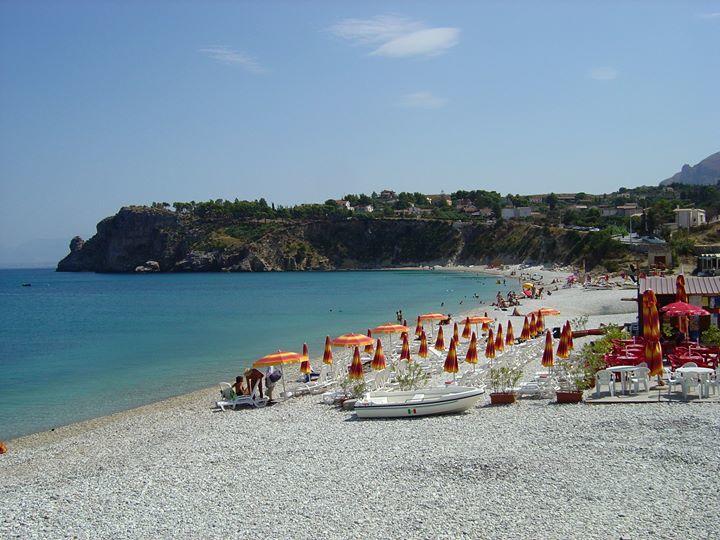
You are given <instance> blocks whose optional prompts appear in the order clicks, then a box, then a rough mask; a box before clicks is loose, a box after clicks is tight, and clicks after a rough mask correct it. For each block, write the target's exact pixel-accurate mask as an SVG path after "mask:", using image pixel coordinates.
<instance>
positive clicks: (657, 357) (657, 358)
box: [643, 339, 663, 377]
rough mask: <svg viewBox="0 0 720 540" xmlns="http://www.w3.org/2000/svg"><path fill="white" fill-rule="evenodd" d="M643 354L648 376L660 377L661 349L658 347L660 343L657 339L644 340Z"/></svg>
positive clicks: (661, 370) (661, 369)
mask: <svg viewBox="0 0 720 540" xmlns="http://www.w3.org/2000/svg"><path fill="white" fill-rule="evenodd" d="M643 352H644V353H645V361H646V362H647V365H648V368H649V369H650V373H649V375H650V376H651V377H653V376H655V375H662V372H663V367H662V347H661V346H660V341H659V340H657V339H648V340H645V350H644V351H643Z"/></svg>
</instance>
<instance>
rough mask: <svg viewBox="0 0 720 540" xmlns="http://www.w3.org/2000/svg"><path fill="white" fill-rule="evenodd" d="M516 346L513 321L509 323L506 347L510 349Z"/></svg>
mask: <svg viewBox="0 0 720 540" xmlns="http://www.w3.org/2000/svg"><path fill="white" fill-rule="evenodd" d="M514 344H515V332H514V331H513V327H512V321H508V325H507V334H506V335H505V345H506V346H508V347H510V346H512V345H514Z"/></svg>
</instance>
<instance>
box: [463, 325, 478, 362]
mask: <svg viewBox="0 0 720 540" xmlns="http://www.w3.org/2000/svg"><path fill="white" fill-rule="evenodd" d="M465 362H467V363H468V364H473V365H475V364H477V363H478V352H477V336H476V335H475V332H473V333H472V336H471V337H470V345H468V350H467V354H466V355H465Z"/></svg>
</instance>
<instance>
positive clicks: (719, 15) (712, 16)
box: [700, 11, 720, 19]
mask: <svg viewBox="0 0 720 540" xmlns="http://www.w3.org/2000/svg"><path fill="white" fill-rule="evenodd" d="M700 18H701V19H720V11H715V12H713V13H701V14H700Z"/></svg>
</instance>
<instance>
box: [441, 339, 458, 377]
mask: <svg viewBox="0 0 720 540" xmlns="http://www.w3.org/2000/svg"><path fill="white" fill-rule="evenodd" d="M443 369H444V370H445V372H446V373H457V372H458V371H459V366H458V359H457V351H456V350H455V338H451V339H450V349H449V350H448V354H447V358H445V365H444V366H443Z"/></svg>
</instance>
